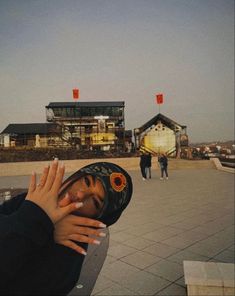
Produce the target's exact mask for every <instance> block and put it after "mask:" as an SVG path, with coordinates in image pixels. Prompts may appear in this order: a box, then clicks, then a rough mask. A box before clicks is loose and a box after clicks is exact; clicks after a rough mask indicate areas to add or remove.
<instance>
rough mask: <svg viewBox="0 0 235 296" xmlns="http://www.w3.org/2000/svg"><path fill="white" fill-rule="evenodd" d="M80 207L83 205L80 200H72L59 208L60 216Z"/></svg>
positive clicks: (62, 216)
mask: <svg viewBox="0 0 235 296" xmlns="http://www.w3.org/2000/svg"><path fill="white" fill-rule="evenodd" d="M81 207H83V203H82V202H73V203H70V204H69V205H67V206H65V207H63V208H60V213H61V218H64V217H65V216H67V215H68V214H70V213H71V212H74V211H76V210H77V209H80V208H81Z"/></svg>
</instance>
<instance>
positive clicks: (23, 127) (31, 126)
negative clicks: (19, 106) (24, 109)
mask: <svg viewBox="0 0 235 296" xmlns="http://www.w3.org/2000/svg"><path fill="white" fill-rule="evenodd" d="M54 127H55V124H53V123H12V124H9V125H8V126H7V127H6V128H5V129H4V130H3V131H2V132H1V134H24V135H26V134H39V135H42V134H47V133H48V132H49V131H51V129H52V128H54Z"/></svg>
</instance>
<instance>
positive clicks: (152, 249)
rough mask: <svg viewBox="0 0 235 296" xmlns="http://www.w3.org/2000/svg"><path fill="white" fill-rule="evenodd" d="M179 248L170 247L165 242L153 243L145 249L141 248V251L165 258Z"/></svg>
mask: <svg viewBox="0 0 235 296" xmlns="http://www.w3.org/2000/svg"><path fill="white" fill-rule="evenodd" d="M179 250H180V249H178V248H174V247H170V246H168V245H166V244H162V243H155V244H153V245H151V246H149V247H147V248H145V249H143V252H147V253H149V254H152V255H155V256H158V257H161V258H166V257H168V256H170V255H172V254H175V253H177V252H179Z"/></svg>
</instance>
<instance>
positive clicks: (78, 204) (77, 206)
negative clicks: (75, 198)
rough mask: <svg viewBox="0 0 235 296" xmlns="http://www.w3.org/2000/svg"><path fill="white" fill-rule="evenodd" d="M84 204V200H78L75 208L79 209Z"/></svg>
mask: <svg viewBox="0 0 235 296" xmlns="http://www.w3.org/2000/svg"><path fill="white" fill-rule="evenodd" d="M82 206H83V202H76V203H75V208H76V209H79V208H81V207H82Z"/></svg>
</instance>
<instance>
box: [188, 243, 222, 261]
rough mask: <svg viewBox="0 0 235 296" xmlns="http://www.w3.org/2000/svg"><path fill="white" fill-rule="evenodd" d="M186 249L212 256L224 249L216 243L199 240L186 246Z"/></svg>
mask: <svg viewBox="0 0 235 296" xmlns="http://www.w3.org/2000/svg"><path fill="white" fill-rule="evenodd" d="M187 250H188V251H190V252H193V253H197V254H200V255H203V256H206V257H209V258H212V257H214V256H216V255H217V254H219V253H221V252H222V251H224V248H223V247H221V246H218V245H216V244H211V243H202V242H199V243H196V244H194V245H192V246H190V247H188V248H187Z"/></svg>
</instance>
